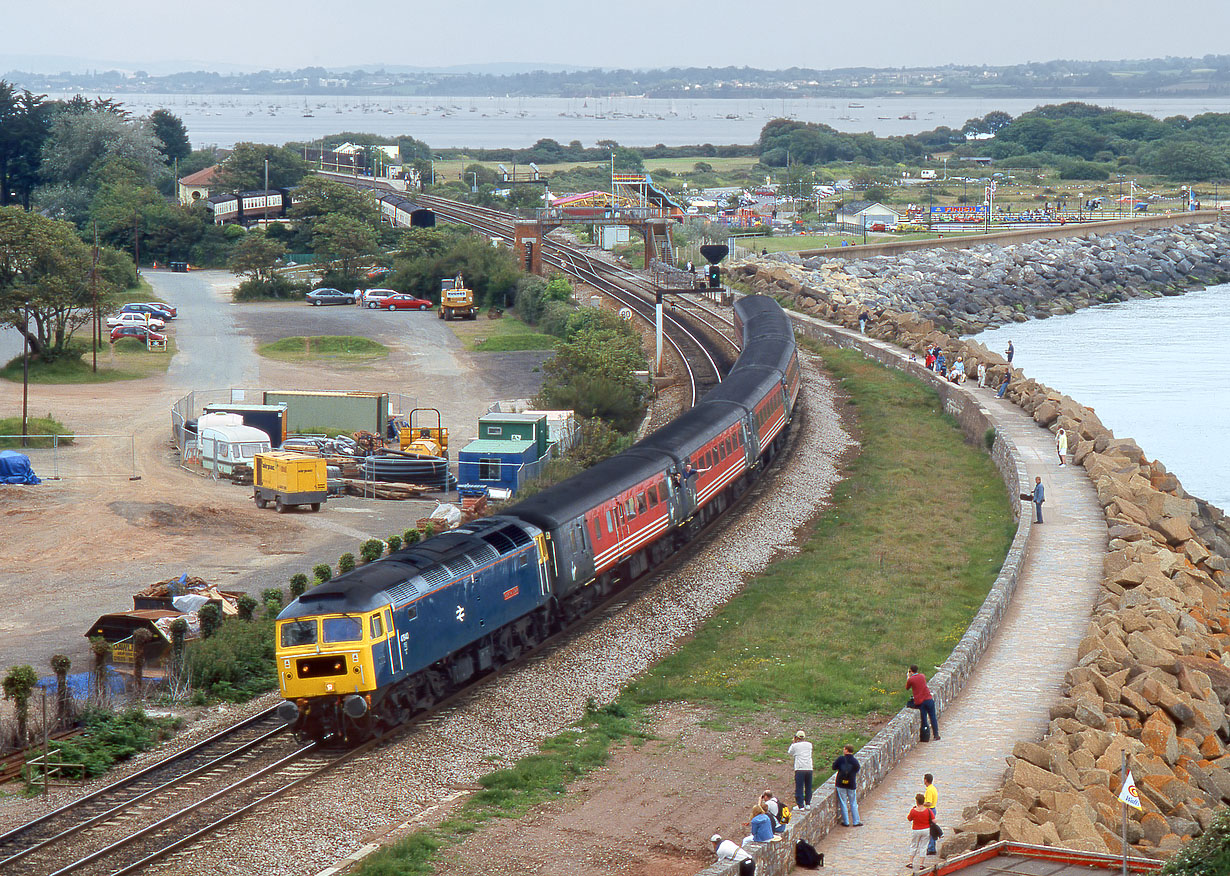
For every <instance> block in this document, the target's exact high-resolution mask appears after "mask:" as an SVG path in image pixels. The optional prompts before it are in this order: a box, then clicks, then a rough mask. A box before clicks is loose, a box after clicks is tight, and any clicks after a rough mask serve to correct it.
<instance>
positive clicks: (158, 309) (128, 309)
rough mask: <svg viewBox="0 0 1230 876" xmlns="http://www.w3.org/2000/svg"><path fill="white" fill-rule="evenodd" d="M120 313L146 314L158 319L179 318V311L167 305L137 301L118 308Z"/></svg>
mask: <svg viewBox="0 0 1230 876" xmlns="http://www.w3.org/2000/svg"><path fill="white" fill-rule="evenodd" d="M120 313H148V314H149V315H150V316H156V317H158V318H159V319H175V317H177V316H179V311H178V310H176V309H175V308H174V307H172V306H171V305H169V304H160V303H158V302H156V301H138V302H132V303H129V304H125V305H124V306H123V307H121V308H120Z"/></svg>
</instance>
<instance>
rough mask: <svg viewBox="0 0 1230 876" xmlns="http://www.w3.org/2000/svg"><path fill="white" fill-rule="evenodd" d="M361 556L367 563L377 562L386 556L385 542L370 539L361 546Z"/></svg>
mask: <svg viewBox="0 0 1230 876" xmlns="http://www.w3.org/2000/svg"><path fill="white" fill-rule="evenodd" d="M359 556H361V557H362V558H363V562H365V563H372V562H375V561H376V560H378V559H380V558H381V557H383V556H384V542H382V541H381V540H380V539H378V538H369V539H368V540H367V541H365V542H363V544H361V545H360V546H359Z"/></svg>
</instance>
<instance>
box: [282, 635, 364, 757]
mask: <svg viewBox="0 0 1230 876" xmlns="http://www.w3.org/2000/svg"><path fill="white" fill-rule="evenodd" d="M369 625H372V627H373V628H372V630H371V632H369V631H368V629H367V628H368V626H369ZM383 627H384V624H383V617H382V615H381V614H380V613H379V612H377V613H375V614H373V615H372V617H371V618H368V617H366V616H364V615H349V614H348V615H318V616H309V617H297V618H289V619H285V620H279V621H278V628H277V637H278V638H277V643H278V644H277V666H278V686H279V689H280V690H281V693H282V697H283V699H284V702H283V703H282V705H281V706H280V707H279V714H280V715H281V717H282V719H283V720H285V721H286V723H287V724H289V725H291V726H292V728H293V729H295V730H297V731H300V732H302V733H305V734H306V735H308V736H311V737H313V738H316V739H321V738H325V737H326V736H329V735H333V734H341V735H343V736H344V735H347V734H345V733H344V726H345V724H346V721H345V718H344V717H343V716H345V717H346V718H350V719H351V720H352V721H361V720H362V719H363V718H364V717H365V716H366V715H367V714H368V713H369V712H370V710H371V703H372V698H371V693H372V691H374V690H376V688H377V686H378V685H379V683H380V682H379V679H377V678H376V670H375V666H374V663H373V660H372V646H373V643H374V641H383V640H384V634H385V631H384V629H383ZM372 633H375V634H376V636H375V637H373V635H372Z"/></svg>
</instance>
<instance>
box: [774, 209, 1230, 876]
mask: <svg viewBox="0 0 1230 876" xmlns="http://www.w3.org/2000/svg"><path fill="white" fill-rule="evenodd" d="M1193 233H1194V234H1196V235H1199V233H1200V229H1195V230H1194V231H1193ZM1210 238H1211V239H1212V240H1214V241H1217V240H1221V241H1223V243H1220V244H1217V245H1216V246H1214V247H1213V249H1212V251H1211V252H1210V257H1211V258H1212V260H1213V261H1214V262H1217V261H1219V260H1221V259H1225V258H1227V253H1230V235H1226V234H1225V231H1224V229H1216V230H1215V233H1213V234H1211V235H1210ZM1127 255H1128V257H1129V258H1131V257H1132V256H1131V253H1128V254H1127ZM973 257H975V258H979V257H980V256H978V255H977V254H974V256H973ZM753 276H757V277H758V278H759V276H760V274H759V271H755V272H753ZM761 285H764V284H761ZM768 288H769V289H770V290H771V291H774V292H776V293H778V294H781V295H786V296H794V295H796V293H797V290H796V288H794V287H792V286H790V285H786V286H782V285H775V286H771V287H768ZM796 300H798V299H797V298H796ZM805 300H806V301H807V302H808V303H809V304H811V305H814V306H811V307H809V308H808V309H812V310H819V311H821V312H823V313H824V314H825V315H828V316H830V317H832V318H834V319H835V320H836V321H838V322H840V323H842V324H844V325H846V326H847V327H850V328H853V327H854V326H855V325H856V324H857V315H858V313H859V312H860V309H861V308H860V307H859V306H854V305H852V304H851V303H850V300H849V299H848V298H847V297H846V296H845V295H844V293H843V294H842V295H841V297H840V300H839V299H838V298H835V297H831V296H826V295H824V294H821V295H820V297H818V298H812V297H810V296H806V297H805ZM868 331H869V334H871V335H873V336H875V337H878V338H880V339H882V340H886V341H890V342H892V343H894V344H896V345H898V346H900V347H904V348H905V349H908V350H912V351H914V352H915V353H916V354H918V355H921V354H922V351H923V350H924V349H925V348H926V347H928V346H931V345H939V346H940V347H941V348H942V349H943V350H944V351H945V352H946V353H947V354H948V355H949V356H956V355H962V356H964V358H965V362H966V365H967V369H968V370H969V371H970V372H973V371H975V369H976V368H977V366H978V365H979V363H985V364H987V365H988V367H989V369H990V372H991V374H992V380H993V381H994V382H996V383H997V382H998V381H999V379H1000V377H1001V375H1005V374H1008V373H1009V372H1008V369H1007V367H1006V363H1005V362H1004V361H1003V359H1002V358H1000V357H999V356H998V355H996V354H994V353H991V352H989V351H988V350H987V349H986V348H985V347H984V346H982V345H981V344H977V343H975V342H972V341H963V340H961V339H959V338H958V337H956V336H954V335H951V334H948V333H946V332H942V331H939V330H937V328H936V326H935V324H934V323H933V322H932V321H930V320H927V319H923V318H920V316H919V315H917V314H914V313H911V312H903V311H897V310H892V309H885V310H881V311H877V312H876V313H875V314H874V319H873V322H872V325H871V326H870V327H869V329H868ZM829 334H832V333H831V332H830V333H829ZM1011 378H1012V379H1011V383H1010V385H1009V388H1008V390H1007V395H1006V398H1007V399H1008V400H1009V401H1011V402H1013V403H1014V404H1017V405H1019V406H1020V407H1021V408H1022V409H1023V410H1024V411H1025V412H1026V413H1028V414H1030V415H1031V416H1032V417H1033V419H1034V420H1035V421H1036V422H1037V423H1038V424H1039V425H1040V426H1042V427H1044V428H1047V429H1049V430H1051V431H1052V432H1054V431H1057V430H1058V429H1060V428H1062V429H1064V430H1066V431H1067V433H1068V435H1069V448H1070V452H1071V457H1072V461H1073V462H1074V463H1075V464H1077V465H1081V466H1083V467H1084V469H1085V471H1086V473H1087V474H1088V476H1089V478H1090V480H1091V481H1092V482H1093V484H1094V486H1095V488H1096V490H1097V495H1098V500H1099V502H1100V504H1101V505H1102V507H1103V509H1104V512H1105V514H1106V521H1107V527H1108V535H1109V540H1108V552H1107V554H1106V557H1105V560H1104V575H1105V577H1104V579H1103V581H1102V590H1101V594H1100V596H1099V597H1098V600H1097V602H1096V605H1095V608H1094V612H1093V616H1092V618H1091V620H1090V624H1089V628H1088V633H1087V635H1086V637H1085V638H1084V639H1083V640H1082V642H1081V644H1080V648H1079V651H1078V654H1079V662H1078V665H1077V666H1075V667H1073V668H1072V669H1071V670H1069V672H1068V673H1067V676H1066V688H1065V691H1064V695H1063V697H1062V699H1061V700H1060V702H1059V703H1058V704H1057V705H1056V706H1055V707H1054V708H1053V709H1052V713H1051V722H1050V725H1049V728H1048V732H1047V734H1046V735H1045V736H1044V738H1043V739H1042V740H1039V741H1034V740H1022V741H1021V742H1019V743H1018V744H1017V746H1016V748H1015V750H1014V756H1013V757H1012V758H1010V762H1009V765H1008V770H1007V772H1006V774H1005V781H1004V784H1003V786H1002V787H1001V788H1000V790H999V791H997V792H996V793H994V794H991V795H989V796H987V797H986V798H984V799H983V800H981V801H980V802H979V804H978V805H977V806H973V807H970V808H968V809H967V810H966V811H965V812H964V813H962V818H963V822H962V823H961V824H960V825H958V826H956V827H955V828H954V829H953V831H951V832H950V834H949V836H948V837H947V839H946V840H945V841H944V843H943V844H942V845H941V847H940V851H941V854H942V855H945V856H951V855H953V854H959V853H962V852H965V851H969V850H971V849H974V848H978V847H980V846H983V845H986V844H988V843H990V842H994V841H996V840H1011V841H1017V842H1026V843H1034V844H1039V845H1056V846H1063V847H1066V848H1073V849H1080V850H1090V851H1098V852H1106V851H1110V852H1115V851H1118V850H1119V847H1120V840H1119V826H1120V807H1119V804H1118V803H1117V800H1116V796H1117V793H1118V788H1119V784H1120V783H1121V780H1122V777H1121V775H1120V762H1121V759H1122V756H1123V754H1125V753H1126V754H1127V755H1128V757H1129V758H1130V767H1131V769H1132V771H1133V776H1134V778H1135V779H1136V784H1137V787H1138V789H1139V791H1140V795H1141V799H1142V804H1143V807H1144V812H1143V814H1142V815H1141V817H1140V818H1139V819H1135V818H1133V819H1130V820H1129V837H1128V838H1129V840H1130V842H1131V843H1132V844H1133V846H1134V848H1135V851H1136V852H1137V853H1138V854H1141V855H1144V856H1148V857H1165V856H1167V855H1169V854H1170V853H1172V852H1173V851H1174V850H1175V849H1177V848H1179V847H1180V846H1181V845H1182V844H1183V843H1184V842H1185V841H1186V840H1188V839H1190V838H1191V837H1192V836H1195V835H1198V834H1199V833H1201V832H1202V831H1204V830H1205V829H1207V828H1208V826H1209V823H1210V822H1211V820H1212V818H1213V816H1214V813H1215V812H1216V810H1217V809H1219V808H1220V807H1221V806H1222V805H1223V804H1224V803H1230V593H1228V591H1227V585H1228V584H1230V580H1228V579H1227V573H1228V572H1230V520H1227V519H1226V518H1225V516H1224V515H1223V513H1222V511H1221V510H1220V509H1218V508H1216V507H1215V506H1213V505H1210V504H1208V503H1207V502H1204V501H1202V500H1200V499H1198V498H1196V497H1194V496H1191V495H1189V494H1188V493H1187V492H1185V491H1184V490H1183V487H1182V485H1181V484H1180V483H1179V480H1178V479H1177V478H1176V477H1175V476H1174V475H1172V474H1170V473H1169V472H1168V471H1167V470H1166V468H1165V466H1164V465H1162V463H1160V462H1158V461H1156V460H1149V459H1148V458H1147V457H1146V456H1145V454H1144V453H1143V451H1142V450H1141V449H1140V447H1138V446H1137V445H1136V443H1135V442H1133V441H1131V440H1130V439H1123V438H1117V437H1115V435H1114V434H1113V433H1112V432H1111V431H1110V430H1109V429H1107V428H1106V427H1105V426H1104V425H1103V424H1102V423H1101V421H1100V420H1099V419H1098V417H1097V415H1096V414H1095V413H1094V411H1093V410H1092V409H1090V408H1087V407H1085V406H1083V405H1081V404H1079V403H1078V402H1076V401H1074V400H1073V399H1071V398H1069V397H1067V396H1065V395H1063V394H1061V393H1059V392H1057V391H1055V390H1054V389H1052V388H1050V387H1047V386H1044V385H1042V384H1040V383H1038V382H1036V381H1034V380H1031V379H1028V378H1027V377H1026V376H1025V375H1024V374H1023V373H1020V372H1017V373H1015V374H1012V375H1011ZM946 404H947V401H946ZM956 413H957V415H958V416H967V415H963V414H962V413H961V411H959V410H958V411H957V412H956ZM1022 492H1024V490H1022ZM1027 516H1028V515H1026V517H1027Z"/></svg>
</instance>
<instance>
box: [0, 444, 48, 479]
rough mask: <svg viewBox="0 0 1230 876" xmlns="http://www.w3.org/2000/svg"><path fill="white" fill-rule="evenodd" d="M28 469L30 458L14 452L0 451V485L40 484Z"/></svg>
mask: <svg viewBox="0 0 1230 876" xmlns="http://www.w3.org/2000/svg"><path fill="white" fill-rule="evenodd" d="M41 483H42V481H40V480H39V479H38V476H37V475H36V474H35V473H34V469H32V468H30V457H28V456H26V455H25V454H24V453H18V452H17V451H16V450H0V484H41Z"/></svg>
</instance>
